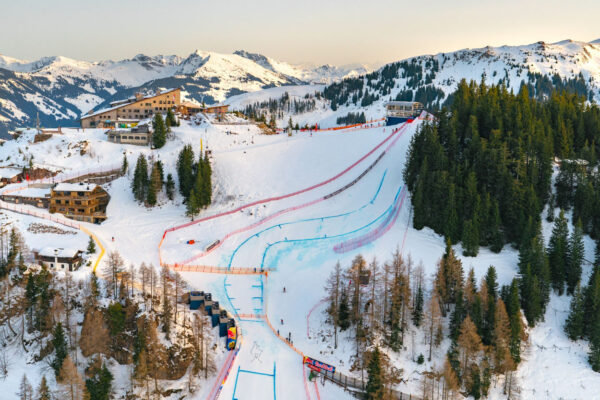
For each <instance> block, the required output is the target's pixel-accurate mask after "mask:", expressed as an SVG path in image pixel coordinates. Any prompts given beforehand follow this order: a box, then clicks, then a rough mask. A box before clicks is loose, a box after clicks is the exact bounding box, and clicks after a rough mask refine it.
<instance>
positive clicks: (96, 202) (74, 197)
mask: <svg viewBox="0 0 600 400" xmlns="http://www.w3.org/2000/svg"><path fill="white" fill-rule="evenodd" d="M109 200H110V196H109V195H108V193H107V192H106V190H104V189H102V187H101V186H99V185H96V184H92V183H83V182H82V183H59V184H57V185H56V186H55V187H54V188H53V189H52V191H51V192H50V206H49V211H50V213H56V212H57V213H60V214H63V215H64V216H65V217H67V218H71V219H74V220H77V221H84V222H92V223H94V224H99V223H101V222H103V221H104V220H105V219H106V206H107V205H108V202H109Z"/></svg>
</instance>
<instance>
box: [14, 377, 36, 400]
mask: <svg viewBox="0 0 600 400" xmlns="http://www.w3.org/2000/svg"><path fill="white" fill-rule="evenodd" d="M17 396H19V400H33V387H32V386H31V383H29V379H27V375H26V374H23V377H22V378H21V383H20V384H19V391H18V392H17Z"/></svg>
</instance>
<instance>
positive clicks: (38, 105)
mask: <svg viewBox="0 0 600 400" xmlns="http://www.w3.org/2000/svg"><path fill="white" fill-rule="evenodd" d="M366 71H367V69H366V67H360V68H356V69H353V68H342V67H339V68H338V67H331V66H321V67H314V66H309V65H305V66H295V65H292V64H288V63H284V62H279V61H276V60H274V59H271V58H267V57H265V56H263V55H261V54H255V53H248V52H245V51H237V52H236V53H234V54H220V53H215V52H205V51H195V52H193V53H192V54H190V55H189V56H187V57H179V56H175V55H169V56H164V55H157V56H152V57H151V56H147V55H144V54H138V55H136V56H135V57H133V58H131V59H125V60H120V61H111V60H108V61H100V62H88V61H79V60H73V59H70V58H67V57H62V56H54V57H44V58H41V59H39V60H36V61H33V62H28V61H23V60H18V59H15V58H11V57H8V56H4V55H0V137H2V136H3V134H4V136H6V132H7V131H8V130H10V129H13V128H15V127H17V126H24V125H33V124H34V123H35V122H34V121H35V118H36V115H37V114H38V113H39V117H40V122H41V124H42V125H43V126H57V125H64V126H68V125H75V124H76V123H77V119H78V118H79V117H80V116H81V115H82V114H84V113H86V112H88V111H89V110H91V109H94V108H99V107H103V106H105V105H106V104H108V103H109V102H110V101H113V100H118V99H121V98H126V97H129V96H131V95H133V93H135V92H136V91H140V90H149V89H157V88H169V87H183V88H184V90H185V91H186V92H187V96H188V97H189V98H192V99H194V100H197V101H204V102H206V103H207V104H211V103H215V102H220V101H223V100H225V99H226V98H227V97H230V96H232V95H236V94H241V93H246V92H253V91H257V90H261V89H264V88H270V87H277V86H285V85H299V84H305V83H311V82H315V81H316V82H320V83H330V82H333V81H336V80H339V79H341V78H343V77H345V76H354V75H357V74H359V73H364V72H366Z"/></svg>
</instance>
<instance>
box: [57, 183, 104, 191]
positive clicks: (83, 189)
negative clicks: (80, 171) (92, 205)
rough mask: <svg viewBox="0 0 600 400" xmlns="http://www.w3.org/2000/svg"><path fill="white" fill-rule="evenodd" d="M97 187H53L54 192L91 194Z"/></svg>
mask: <svg viewBox="0 0 600 400" xmlns="http://www.w3.org/2000/svg"><path fill="white" fill-rule="evenodd" d="M97 187H98V185H96V184H89V183H85V184H84V183H59V184H58V185H56V186H55V187H54V189H53V190H54V191H55V192H92V191H94V190H95V189H96V188H97Z"/></svg>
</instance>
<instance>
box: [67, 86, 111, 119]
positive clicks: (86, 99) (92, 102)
mask: <svg viewBox="0 0 600 400" xmlns="http://www.w3.org/2000/svg"><path fill="white" fill-rule="evenodd" d="M86 86H89V84H87V85H86ZM90 89H91V88H89V89H87V88H86V90H89V91H92V90H90ZM65 101H66V102H68V103H71V104H73V105H74V106H75V107H77V108H78V109H79V110H80V111H81V114H85V113H87V112H88V111H90V110H91V109H92V108H94V107H96V106H97V105H98V104H100V103H102V102H103V101H104V99H103V98H102V97H100V96H97V95H95V94H91V93H82V94H80V95H79V96H77V97H76V98H69V97H65Z"/></svg>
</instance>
